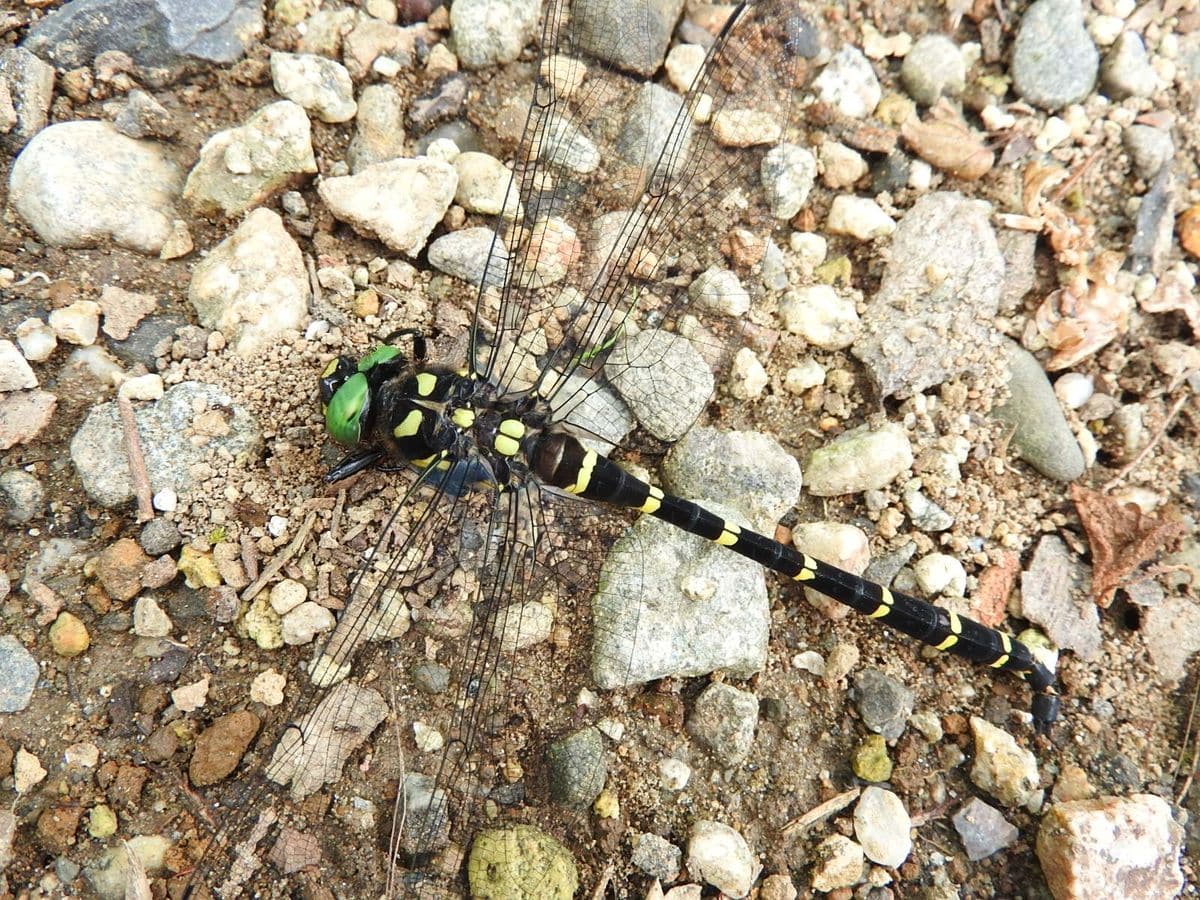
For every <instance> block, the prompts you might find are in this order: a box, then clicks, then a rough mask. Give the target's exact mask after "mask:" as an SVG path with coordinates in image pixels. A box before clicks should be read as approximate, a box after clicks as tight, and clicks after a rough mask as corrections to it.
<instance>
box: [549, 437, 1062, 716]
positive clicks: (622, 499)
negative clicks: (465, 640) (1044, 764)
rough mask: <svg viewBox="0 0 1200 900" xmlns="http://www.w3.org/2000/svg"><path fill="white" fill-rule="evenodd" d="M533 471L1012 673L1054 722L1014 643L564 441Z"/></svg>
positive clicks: (1049, 688)
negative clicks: (729, 518) (735, 521)
mask: <svg viewBox="0 0 1200 900" xmlns="http://www.w3.org/2000/svg"><path fill="white" fill-rule="evenodd" d="M534 466H535V470H536V471H537V473H538V475H539V476H540V477H541V478H542V479H543V480H544V481H546V482H548V483H550V484H553V485H554V486H556V487H558V488H560V489H561V490H564V491H566V492H567V493H570V494H576V495H578V496H580V497H585V498H587V499H589V500H597V501H601V502H604V503H611V504H613V505H617V506H623V507H626V508H628V509H634V510H638V511H640V512H643V513H647V514H649V515H652V516H654V517H655V518H658V519H662V520H663V521H665V522H668V523H670V524H672V525H675V526H676V527H678V528H682V529H683V530H684V531H687V532H689V533H691V534H695V535H697V536H699V537H702V538H705V539H707V540H710V541H713V542H714V543H717V544H720V545H721V546H723V547H728V548H729V549H730V550H732V551H733V552H735V553H738V554H741V555H742V556H744V557H746V558H747V559H751V560H753V561H754V562H756V563H758V564H760V565H762V566H765V567H766V568H768V569H771V570H772V571H775V572H778V573H780V574H781V575H784V576H786V577H788V578H791V579H792V580H793V581H796V582H799V583H801V584H803V585H804V586H805V587H811V588H813V589H814V590H817V591H819V592H820V593H822V594H825V595H826V596H828V597H831V598H833V599H834V600H837V601H838V602H839V603H842V604H844V605H846V606H848V607H850V608H851V609H853V610H854V611H856V612H858V613H861V614H862V615H865V616H868V617H869V618H872V619H877V620H879V621H881V622H883V623H885V624H887V625H889V626H891V627H892V628H895V629H896V630H897V631H899V632H901V633H903V634H906V635H908V636H909V637H912V638H915V639H917V640H919V641H921V642H923V643H925V644H928V645H929V646H931V647H934V648H936V649H938V650H942V651H946V652H949V653H953V654H955V655H957V656H961V657H963V658H964V659H968V660H970V661H971V662H974V663H977V664H979V665H985V666H990V667H991V668H993V669H1003V670H1006V671H1010V672H1013V673H1014V674H1016V675H1017V676H1018V677H1020V678H1023V679H1025V680H1026V681H1028V682H1029V683H1030V685H1031V686H1032V687H1033V689H1034V691H1035V692H1036V693H1035V697H1034V701H1033V716H1034V720H1035V724H1036V725H1037V726H1038V727H1039V728H1044V727H1045V726H1047V725H1048V724H1049V723H1050V722H1052V721H1054V719H1055V718H1056V717H1057V714H1058V698H1057V696H1055V695H1054V693H1053V688H1054V675H1053V674H1052V673H1051V672H1050V670H1049V669H1048V668H1047V667H1046V666H1045V665H1043V664H1042V663H1040V662H1038V661H1037V659H1035V657H1034V655H1033V651H1031V650H1030V649H1029V647H1028V646H1026V645H1025V644H1024V643H1022V642H1021V641H1019V640H1018V639H1017V638H1015V637H1013V636H1012V635H1010V634H1007V633H1005V632H1003V631H998V630H997V629H994V628H988V627H987V626H986V625H982V624H980V623H979V622H976V621H974V620H973V619H969V618H967V617H966V616H960V615H958V614H957V613H954V612H951V611H950V610H946V609H942V608H941V607H939V606H934V605H933V604H932V603H926V602H925V601H924V600H918V599H917V598H916V597H912V596H909V595H908V594H905V593H902V592H901V591H894V590H891V589H890V588H886V587H883V586H882V585H879V584H875V583H874V582H871V581H867V580H866V579H865V578H862V577H860V576H858V575H855V574H853V573H851V572H847V571H845V570H843V569H839V568H838V567H837V566H832V565H830V564H828V563H824V562H821V561H820V560H818V559H815V558H813V557H811V556H809V555H808V554H806V553H801V552H799V551H798V550H795V549H793V548H792V547H788V546H787V545H785V544H781V543H780V542H779V541H776V540H772V539H771V538H769V537H766V536H765V535H762V534H759V533H758V532H756V531H751V530H749V529H746V528H742V527H740V526H738V525H736V524H733V523H731V522H728V521H726V520H725V519H723V518H722V517H721V516H718V515H716V514H715V513H713V512H711V511H709V510H707V509H705V508H704V507H703V506H701V505H699V504H698V503H694V502H692V501H691V500H685V499H683V498H682V497H676V496H674V495H672V494H667V493H666V492H664V491H663V490H661V489H660V488H656V487H654V486H653V485H650V484H647V483H646V482H644V481H642V480H641V479H639V478H636V477H634V476H633V475H630V474H629V473H628V472H626V471H625V470H624V469H622V468H621V467H620V466H618V465H617V464H616V463H614V462H612V461H611V460H609V459H607V458H605V457H603V456H601V455H599V454H598V453H595V452H594V451H591V450H588V449H586V448H585V447H583V446H582V445H581V444H580V443H579V442H578V441H577V440H575V438H573V437H571V436H570V435H564V434H554V435H547V436H546V438H545V439H543V440H542V441H540V442H539V446H538V449H537V451H536V454H535V461H534Z"/></svg>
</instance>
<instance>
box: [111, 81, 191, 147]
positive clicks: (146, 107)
mask: <svg viewBox="0 0 1200 900" xmlns="http://www.w3.org/2000/svg"><path fill="white" fill-rule="evenodd" d="M113 127H114V128H116V129H117V131H119V132H121V134H123V135H125V136H126V137H131V138H163V139H165V138H171V137H174V136H175V134H176V133H177V132H178V131H179V122H178V121H176V119H175V116H174V115H173V114H172V113H171V111H170V110H168V109H167V108H166V107H164V106H163V105H162V104H161V103H159V102H158V101H157V100H155V99H154V97H152V96H151V95H150V94H147V93H146V92H145V91H137V90H134V91H130V92H129V95H128V96H127V97H126V102H125V103H124V104H123V105H122V106H121V108H120V109H119V110H118V111H117V114H116V115H115V116H113Z"/></svg>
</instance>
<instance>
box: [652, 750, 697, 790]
mask: <svg viewBox="0 0 1200 900" xmlns="http://www.w3.org/2000/svg"><path fill="white" fill-rule="evenodd" d="M658 774H659V777H660V778H661V779H662V786H663V787H664V788H666V789H667V790H668V791H682V790H683V789H684V788H685V787H687V783H688V781H689V780H690V779H691V777H692V770H691V768H690V767H689V766H688V764H687V763H685V762H683V761H682V760H679V759H675V758H674V757H670V756H669V757H667V758H666V759H664V760H663V761H662V762H660V763H659V764H658Z"/></svg>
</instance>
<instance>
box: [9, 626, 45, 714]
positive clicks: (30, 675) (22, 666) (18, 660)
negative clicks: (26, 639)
mask: <svg viewBox="0 0 1200 900" xmlns="http://www.w3.org/2000/svg"><path fill="white" fill-rule="evenodd" d="M37 680H38V664H37V660H36V659H34V658H33V655H32V654H31V653H30V652H29V651H28V650H26V649H25V648H24V647H23V646H22V645H21V642H20V641H18V640H17V639H16V638H15V637H13V636H12V635H11V634H4V635H0V713H16V712H20V711H21V710H23V709H25V707H27V706H29V701H30V700H31V699H32V698H33V689H34V688H35V687H37Z"/></svg>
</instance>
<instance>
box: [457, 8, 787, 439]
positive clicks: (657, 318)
mask: <svg viewBox="0 0 1200 900" xmlns="http://www.w3.org/2000/svg"><path fill="white" fill-rule="evenodd" d="M611 6H612V4H610V3H607V2H605V0H574V2H570V3H567V2H562V3H552V4H551V5H550V6H549V7H548V9H547V13H546V21H545V26H544V29H543V45H542V53H541V60H540V65H539V75H538V79H537V83H536V86H535V90H534V97H533V102H532V103H531V105H530V109H529V115H528V118H527V121H526V124H525V128H524V132H523V136H522V143H521V145H520V147H519V148H518V150H517V153H516V156H517V160H516V169H515V171H514V175H513V179H512V184H511V187H510V189H509V194H510V200H509V202H508V203H507V205H506V208H507V210H508V211H509V212H510V216H509V218H507V219H502V220H501V221H500V223H499V224H498V226H497V235H498V240H497V244H496V251H497V253H499V252H503V253H504V257H503V261H502V262H501V261H498V260H497V261H496V262H495V263H494V264H495V266H496V271H499V270H500V269H501V268H502V269H503V272H504V276H503V278H502V279H497V281H498V282H499V283H500V287H499V288H497V287H495V286H492V285H488V284H484V286H483V287H482V288H481V290H480V292H479V298H478V301H477V306H476V326H475V330H474V338H473V345H474V356H473V358H474V359H475V361H476V366H477V369H478V370H479V371H481V372H482V373H484V374H487V375H489V376H490V377H492V378H494V379H496V380H497V381H498V382H499V383H500V384H501V385H502V386H503V387H504V388H505V389H509V390H525V389H528V388H531V387H536V389H537V390H538V391H539V392H540V393H541V394H543V395H544V396H546V397H548V398H550V399H551V401H552V403H554V404H555V405H556V407H558V408H560V409H561V410H562V415H563V417H568V416H569V414H570V412H571V411H572V410H573V409H575V408H576V407H577V406H579V405H581V404H585V403H587V402H589V401H588V398H589V396H590V395H591V394H592V393H594V392H595V391H597V390H599V389H601V387H602V383H603V381H604V380H607V381H608V382H609V383H611V384H612V385H613V386H614V387H616V388H617V390H618V392H619V393H620V394H621V396H622V397H623V398H624V399H625V400H626V402H628V403H629V404H630V405H631V406H632V407H633V409H634V412H635V413H636V414H637V416H638V418H639V420H641V421H642V424H643V425H645V426H647V427H648V428H649V430H650V431H651V432H653V433H654V434H656V435H657V436H659V437H662V438H664V439H672V438H675V437H678V436H679V435H680V434H682V433H683V431H685V430H686V428H687V426H689V425H690V424H691V423H692V421H694V419H695V418H696V416H697V415H698V413H699V412H700V410H701V409H702V408H703V406H704V404H705V402H706V401H707V399H708V397H709V395H710V394H711V392H712V389H713V384H714V381H713V376H712V369H713V368H714V367H719V366H720V365H721V364H723V363H724V362H725V361H726V360H727V357H728V355H729V354H728V350H729V349H730V348H731V347H733V346H735V345H736V344H737V342H738V341H739V339H740V334H741V328H742V326H743V325H744V323H745V321H746V314H747V311H748V310H749V308H750V305H751V301H752V299H753V296H756V295H758V294H760V293H761V292H762V284H761V278H760V270H761V265H762V261H763V259H764V257H765V256H766V254H767V253H768V247H767V243H766V238H765V236H766V235H767V234H768V233H769V231H770V230H771V228H772V227H773V226H774V224H775V219H774V218H773V216H772V215H771V212H770V210H769V209H768V208H767V205H768V204H767V202H766V201H765V200H764V198H763V195H762V191H761V189H760V186H759V177H758V172H759V168H760V165H761V161H762V157H763V155H764V154H765V153H766V152H767V151H768V150H769V149H770V148H774V147H777V146H778V145H779V144H781V143H783V142H786V141H787V140H788V139H789V138H790V137H793V134H792V131H793V127H792V125H791V119H792V115H793V111H794V109H795V96H796V94H797V92H798V88H799V86H800V84H799V83H800V80H801V78H802V77H803V63H802V60H800V59H799V57H798V56H797V55H796V53H795V52H794V50H793V49H792V47H791V37H790V36H791V35H793V34H795V33H797V30H798V28H797V25H796V24H795V23H796V20H797V17H798V11H797V10H796V9H795V8H794V5H790V4H788V3H786V2H783V0H758V2H752V3H745V4H742V5H741V6H739V7H737V8H736V9H735V10H734V11H733V13H732V14H731V16H730V20H729V23H728V24H727V25H726V27H725V29H724V30H722V31H721V32H720V33H719V34H718V35H716V36H715V38H714V41H713V44H712V46H711V47H710V48H709V49H708V50H707V53H706V55H705V56H704V58H703V61H702V63H700V64H699V65H698V66H697V67H696V70H695V76H694V77H693V78H692V80H691V82H690V85H689V86H688V89H687V90H686V91H684V92H676V91H675V90H673V89H672V88H671V86H670V84H669V83H667V84H664V83H660V82H659V81H646V80H644V78H643V77H641V76H642V75H644V74H647V73H652V72H654V71H655V70H656V69H657V68H658V65H659V62H660V61H661V59H662V53H663V52H664V50H665V42H656V36H657V35H660V34H662V28H661V25H659V24H658V23H657V16H658V13H657V12H656V10H655V9H653V8H652V7H655V6H656V5H655V4H638V11H637V13H636V14H635V15H633V16H630V17H628V18H625V19H620V20H614V19H613V13H612V11H611ZM668 33H669V32H668ZM659 43H661V46H659ZM656 53H657V56H655V54H656ZM639 61H644V68H642V69H641V71H640V72H630V71H629V68H630V67H631V66H635V65H637V64H638V62H639ZM622 67H624V68H622ZM672 71H673V72H675V73H676V74H675V78H676V79H677V80H678V79H680V78H682V77H684V76H681V75H679V74H678V71H679V67H673V69H672ZM514 197H515V198H516V199H515V201H514V200H513V199H512V198H514ZM698 236H703V237H704V239H703V240H697V237H698ZM719 248H720V249H719ZM601 366H603V373H604V378H603V379H602V378H599V377H596V375H595V371H596V370H598V369H599V368H600V367H601ZM581 373H583V374H587V375H589V377H587V378H580V377H578V375H579V374H581ZM655 397H659V398H663V397H668V398H674V399H675V401H676V402H675V403H674V404H673V408H671V409H662V408H661V407H659V406H658V405H656V404H655V402H654V399H653V398H655ZM647 407H649V409H648V408H647Z"/></svg>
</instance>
